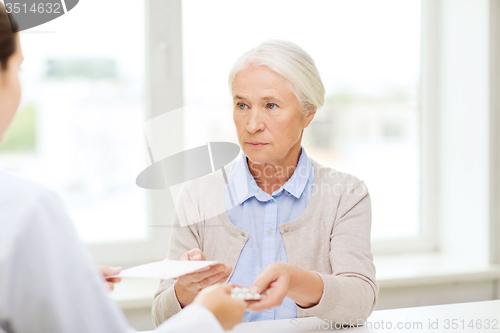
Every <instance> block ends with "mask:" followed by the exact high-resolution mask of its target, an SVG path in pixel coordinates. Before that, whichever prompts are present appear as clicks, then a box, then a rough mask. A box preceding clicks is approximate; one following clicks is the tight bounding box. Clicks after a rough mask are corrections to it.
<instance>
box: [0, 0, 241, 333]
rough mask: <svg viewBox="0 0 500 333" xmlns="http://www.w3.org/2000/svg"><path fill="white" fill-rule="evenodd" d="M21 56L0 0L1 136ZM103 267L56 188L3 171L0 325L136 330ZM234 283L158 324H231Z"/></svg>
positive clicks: (236, 311) (193, 328) (15, 99)
mask: <svg viewBox="0 0 500 333" xmlns="http://www.w3.org/2000/svg"><path fill="white" fill-rule="evenodd" d="M22 62H23V54H22V50H21V44H20V40H19V33H18V26H17V24H16V23H15V21H14V19H13V18H12V16H11V15H9V14H7V12H6V9H5V7H4V6H3V4H2V3H1V2H0V141H1V140H2V138H3V135H4V133H5V131H6V130H7V127H8V126H9V124H10V123H11V121H12V119H13V118H14V115H15V113H16V111H17V108H18V106H19V103H20V98H21V86H20V82H19V76H18V72H19V68H20V66H21V63H22ZM54 125H56V124H54ZM98 270H99V271H100V273H101V276H100V275H99V274H98V273H97V271H98ZM98 270H97V269H95V268H94V266H93V264H92V259H91V257H90V255H89V253H88V252H87V251H86V249H85V247H84V246H83V245H82V244H81V243H80V241H79V239H78V237H77V235H76V232H75V230H74V228H73V225H72V223H71V221H70V220H69V219H68V217H67V216H66V214H65V213H64V211H63V209H62V207H61V205H60V203H59V201H58V200H57V198H56V197H55V195H54V194H52V193H51V192H50V191H48V190H46V189H44V188H42V187H41V186H38V185H36V184H33V183H30V182H28V181H25V180H22V179H20V178H17V177H15V176H13V175H10V174H8V173H5V172H2V171H0V332H8V333H28V332H48V333H59V332H61V333H62V332H89V333H105V332H106V333H113V332H117V333H118V332H132V331H133V329H132V328H130V326H129V325H128V324H127V320H126V318H125V316H124V315H123V313H122V312H121V311H120V309H119V308H118V306H117V305H116V304H114V303H113V302H112V301H111V300H110V299H109V297H108V295H107V292H108V291H109V289H113V284H114V283H115V282H119V280H118V279H116V278H107V279H106V280H107V285H106V283H105V282H104V281H103V276H104V277H105V278H106V277H108V276H111V275H113V274H116V273H118V272H119V271H120V269H113V268H110V267H106V266H101V267H98ZM200 274H201V273H200ZM107 286H108V288H107ZM230 290H231V286H230V285H225V286H222V285H215V286H213V287H211V288H210V289H208V288H207V289H206V290H204V292H203V293H200V294H199V295H198V296H197V297H196V298H195V299H194V301H193V305H191V306H189V307H187V308H186V309H185V311H182V312H180V313H179V314H178V315H176V316H174V317H172V318H171V319H170V320H168V321H166V322H165V323H164V324H163V325H161V326H160V327H158V328H157V331H158V332H222V331H223V329H231V328H233V327H234V326H235V325H236V324H237V323H239V322H241V320H242V317H243V312H244V309H245V302H243V301H241V300H236V299H234V298H231V296H230Z"/></svg>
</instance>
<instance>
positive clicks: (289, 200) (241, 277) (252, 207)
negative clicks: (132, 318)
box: [225, 148, 314, 322]
mask: <svg viewBox="0 0 500 333" xmlns="http://www.w3.org/2000/svg"><path fill="white" fill-rule="evenodd" d="M313 184H314V168H313V165H312V162H311V160H310V159H309V157H308V156H307V154H306V152H305V150H304V148H302V149H301V154H300V158H299V162H298V164H297V168H296V169H295V172H294V173H293V175H292V177H290V179H289V180H288V181H287V182H286V183H285V184H284V185H283V186H282V187H281V188H279V189H278V190H276V191H275V192H273V194H272V195H269V194H267V193H266V192H264V191H263V190H262V189H260V188H259V187H258V186H257V183H256V182H255V179H254V178H253V176H252V175H251V173H250V170H249V168H248V164H247V157H246V156H245V155H244V154H243V153H241V154H240V156H238V158H237V160H236V161H235V163H234V164H233V166H232V168H231V171H230V172H229V176H228V185H226V194H225V208H226V212H227V215H228V216H229V219H230V220H231V222H232V223H233V224H234V225H235V226H236V227H238V228H240V229H242V230H244V231H246V232H248V233H249V234H250V237H249V238H248V240H247V242H246V244H245V246H244V247H243V250H242V251H241V253H240V257H239V259H238V262H237V264H236V267H235V269H234V272H233V275H232V276H231V278H230V279H229V282H233V283H236V284H238V285H242V286H248V287H249V286H251V285H252V283H253V281H254V280H255V278H256V277H257V276H258V275H259V274H260V273H261V272H262V271H263V270H264V268H266V267H267V266H268V265H269V264H272V263H273V262H276V261H282V262H287V258H286V250H285V246H284V244H283V238H282V236H281V233H280V232H279V229H278V225H280V224H282V223H285V222H289V221H291V220H294V219H296V218H298V217H299V216H300V215H301V214H302V213H303V212H304V211H305V209H306V207H307V205H308V204H309V199H310V198H311V192H312V186H313ZM296 317H297V306H296V305H295V302H294V301H292V300H291V299H289V298H288V297H285V299H284V301H283V304H282V305H281V306H279V307H275V308H273V309H270V310H265V311H263V312H250V311H247V312H245V315H244V318H243V321H245V322H248V321H260V320H274V319H288V318H296Z"/></svg>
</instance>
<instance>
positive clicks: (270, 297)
mask: <svg viewBox="0 0 500 333" xmlns="http://www.w3.org/2000/svg"><path fill="white" fill-rule="evenodd" d="M289 284H290V276H289V272H288V270H287V269H286V266H285V265H284V264H283V263H274V264H271V265H269V266H268V267H267V268H266V269H265V270H264V271H263V272H262V273H261V274H259V276H257V278H256V279H255V281H254V283H253V285H252V286H251V287H250V292H253V293H258V294H262V299H261V300H260V301H257V302H252V303H249V304H248V306H247V308H248V310H252V311H263V310H267V309H271V308H272V307H275V306H279V305H281V303H282V302H283V299H284V298H285V296H286V294H287V293H288V288H289Z"/></svg>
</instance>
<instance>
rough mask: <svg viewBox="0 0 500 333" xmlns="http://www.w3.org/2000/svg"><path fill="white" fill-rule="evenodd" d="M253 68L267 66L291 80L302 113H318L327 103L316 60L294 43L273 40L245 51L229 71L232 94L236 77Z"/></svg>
mask: <svg viewBox="0 0 500 333" xmlns="http://www.w3.org/2000/svg"><path fill="white" fill-rule="evenodd" d="M251 66H255V67H258V66H264V67H266V68H268V69H270V70H272V71H273V72H275V73H276V74H278V75H280V76H281V77H283V78H284V79H286V80H288V81H289V82H290V83H291V84H292V91H293V92H294V93H295V96H296V97H297V99H298V100H299V102H300V105H301V109H302V111H307V110H308V109H309V110H310V111H316V110H317V109H319V108H320V107H322V106H323V104H324V103H325V87H324V86H323V83H322V82H321V78H320V76H319V73H318V69H317V68H316V65H315V63H314V60H313V59H312V58H311V56H310V55H309V54H307V52H306V51H304V50H303V49H301V48H300V47H299V46H297V45H296V44H295V43H292V42H288V41H284V40H278V39H271V40H267V41H265V42H263V43H262V44H260V45H259V46H257V47H255V48H253V49H251V50H250V51H247V52H245V53H244V54H243V55H242V56H241V57H239V58H238V60H236V62H235V63H234V65H233V67H232V68H231V70H230V71H229V81H228V83H229V90H230V92H231V94H232V92H233V91H232V90H233V81H234V79H235V77H236V75H237V74H238V73H239V72H240V71H242V70H244V69H246V68H248V67H251Z"/></svg>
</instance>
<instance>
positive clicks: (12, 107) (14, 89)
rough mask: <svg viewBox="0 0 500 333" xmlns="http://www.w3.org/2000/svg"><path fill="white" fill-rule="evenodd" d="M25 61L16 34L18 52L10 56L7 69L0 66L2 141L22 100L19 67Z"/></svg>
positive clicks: (0, 137)
mask: <svg viewBox="0 0 500 333" xmlns="http://www.w3.org/2000/svg"><path fill="white" fill-rule="evenodd" d="M22 62H23V54H22V51H21V43H20V42H19V34H16V52H15V53H14V54H13V55H12V56H11V57H10V58H9V61H8V63H7V69H5V70H2V69H1V68H0V141H2V139H3V136H4V134H5V131H6V130H7V128H8V127H9V124H10V122H11V121H12V119H13V118H14V114H15V113H16V111H17V108H18V107H19V102H20V101H21V84H20V82H19V68H20V67H21V63H22Z"/></svg>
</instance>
